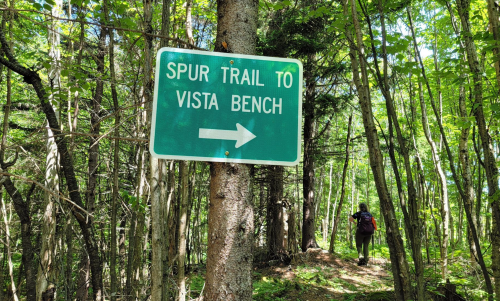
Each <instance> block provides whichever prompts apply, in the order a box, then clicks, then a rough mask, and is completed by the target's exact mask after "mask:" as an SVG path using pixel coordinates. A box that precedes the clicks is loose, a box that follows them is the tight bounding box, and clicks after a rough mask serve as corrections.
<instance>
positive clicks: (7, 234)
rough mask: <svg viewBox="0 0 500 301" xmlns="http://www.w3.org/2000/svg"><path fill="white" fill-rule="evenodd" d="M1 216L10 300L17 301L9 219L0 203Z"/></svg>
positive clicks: (3, 203) (3, 204)
mask: <svg viewBox="0 0 500 301" xmlns="http://www.w3.org/2000/svg"><path fill="white" fill-rule="evenodd" d="M1 206H2V216H3V222H4V225H5V237H6V239H5V245H6V246H5V247H6V248H7V264H8V267H9V276H10V288H11V291H12V298H13V300H14V301H19V297H18V296H17V288H16V282H15V280H14V263H13V262H12V247H11V244H10V241H11V235H10V218H9V216H8V214H7V208H6V206H5V202H2V204H1Z"/></svg>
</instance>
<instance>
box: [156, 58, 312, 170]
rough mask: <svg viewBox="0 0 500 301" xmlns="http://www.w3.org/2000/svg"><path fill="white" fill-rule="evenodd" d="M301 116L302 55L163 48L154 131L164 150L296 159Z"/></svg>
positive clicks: (275, 161) (212, 157) (197, 156)
mask: <svg viewBox="0 0 500 301" xmlns="http://www.w3.org/2000/svg"><path fill="white" fill-rule="evenodd" d="M301 119H302V64H301V63H300V61H298V60H295V59H284V58H274V57H262V56H251V55H239V54H228V53H220V52H204V51H194V50H186V49H177V48H162V49H160V50H159V51H158V55H157V64H156V74H155V91H154V104H153V120H152V126H151V137H150V139H151V140H150V152H151V154H152V155H153V156H155V157H157V158H162V159H176V160H196V161H212V162H235V163H248V164H270V165H285V166H292V165H296V164H298V162H299V160H300V144H301V140H300V137H301V136H300V134H301Z"/></svg>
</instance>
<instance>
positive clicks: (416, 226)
mask: <svg viewBox="0 0 500 301" xmlns="http://www.w3.org/2000/svg"><path fill="white" fill-rule="evenodd" d="M385 3H386V2H383V1H382V0H380V1H379V3H378V9H379V13H380V24H381V29H382V54H381V57H382V58H383V72H381V71H380V67H379V64H378V59H377V58H378V57H379V55H378V54H377V50H376V47H375V45H374V43H373V33H372V26H371V21H370V18H369V16H368V15H367V16H366V17H367V20H368V24H369V30H370V36H371V38H372V40H371V41H372V44H371V45H372V53H373V57H374V60H375V70H376V78H377V81H378V83H379V86H380V87H381V90H382V94H383V96H384V98H385V103H386V108H387V116H388V123H389V156H390V159H391V163H392V167H393V170H394V175H395V178H396V184H397V188H398V196H399V200H400V204H401V210H402V211H403V216H404V222H405V228H406V233H407V237H408V238H409V239H408V240H409V241H410V246H411V250H412V257H413V261H414V263H415V278H416V281H417V287H416V295H417V300H419V301H423V300H424V298H425V283H424V266H423V260H422V251H421V238H420V237H421V233H420V229H421V223H420V217H419V203H418V198H417V191H416V189H415V183H414V181H413V175H412V169H411V162H410V156H409V150H408V147H407V145H406V143H405V139H404V137H403V133H402V129H401V126H400V124H399V121H398V115H397V112H396V108H395V106H394V100H393V97H392V95H391V92H390V87H389V80H388V77H389V72H388V66H389V63H388V60H387V57H388V55H387V39H386V35H387V32H386V27H385V15H384V9H385V7H384V6H385ZM393 126H394V127H393ZM393 128H395V130H396V137H397V141H398V144H399V148H398V149H399V151H400V153H401V155H402V157H403V160H404V170H405V173H406V185H407V188H408V209H409V210H408V209H407V206H406V200H405V194H404V192H403V186H402V183H401V176H400V174H399V169H398V164H397V161H396V156H395V154H394V143H393V137H394V135H393ZM408 211H409V212H408Z"/></svg>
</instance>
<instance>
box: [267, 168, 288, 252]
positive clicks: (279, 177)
mask: <svg viewBox="0 0 500 301" xmlns="http://www.w3.org/2000/svg"><path fill="white" fill-rule="evenodd" d="M268 172H269V181H270V187H269V200H268V202H269V203H268V207H267V208H268V210H267V214H268V216H269V217H270V219H269V220H268V222H270V225H269V227H268V229H269V233H268V242H267V246H268V254H269V256H270V257H271V258H279V259H280V260H283V259H284V256H286V248H285V245H284V239H285V231H284V230H285V227H284V220H283V202H282V201H283V172H284V168H283V167H282V166H269V167H268Z"/></svg>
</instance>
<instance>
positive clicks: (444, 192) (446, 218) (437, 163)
mask: <svg viewBox="0 0 500 301" xmlns="http://www.w3.org/2000/svg"><path fill="white" fill-rule="evenodd" d="M407 14H408V19H409V21H410V30H411V32H412V37H413V40H414V41H413V42H414V43H413V44H414V45H413V47H414V50H415V57H416V58H417V60H418V62H419V63H421V60H420V52H419V50H418V47H417V41H416V37H415V34H414V30H413V21H412V15H411V8H410V7H408V8H407ZM421 66H422V65H421ZM422 76H423V77H424V80H425V81H426V84H427V86H428V90H429V93H430V88H429V83H428V82H427V78H426V77H425V70H424V69H423V67H422ZM418 85H419V99H420V109H421V114H422V127H423V130H424V134H425V138H426V139H427V142H428V143H429V146H430V148H431V153H432V161H433V163H434V168H435V169H436V172H437V174H438V178H439V183H440V188H441V196H442V202H443V207H442V216H443V223H442V224H443V240H442V245H441V259H442V261H443V264H442V270H441V276H442V277H443V279H446V278H447V277H448V276H447V275H448V244H449V232H450V229H449V226H450V203H449V199H448V183H447V180H446V175H445V174H444V171H443V168H442V165H441V158H440V156H439V150H438V147H437V146H436V143H435V142H434V139H433V138H432V134H431V131H430V127H429V122H428V118H427V106H426V104H425V100H424V96H423V88H422V85H421V84H420V83H419V84H418ZM430 97H432V96H430ZM436 118H439V116H436ZM441 137H442V135H441Z"/></svg>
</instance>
